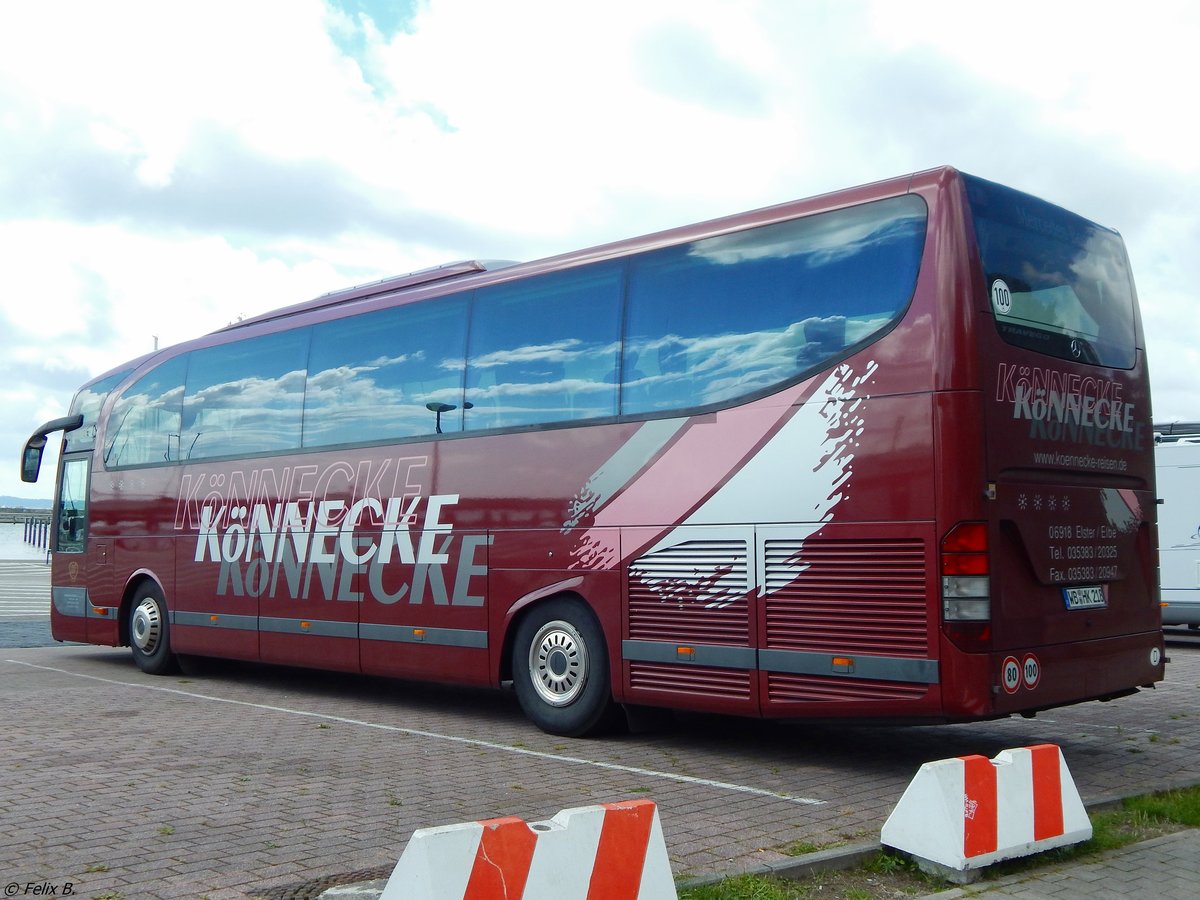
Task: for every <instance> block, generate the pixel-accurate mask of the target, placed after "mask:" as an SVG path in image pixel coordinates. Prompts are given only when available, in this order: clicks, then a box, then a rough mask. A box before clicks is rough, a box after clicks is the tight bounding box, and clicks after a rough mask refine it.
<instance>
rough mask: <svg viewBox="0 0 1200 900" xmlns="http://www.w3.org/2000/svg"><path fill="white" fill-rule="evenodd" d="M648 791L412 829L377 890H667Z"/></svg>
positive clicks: (617, 893)
mask: <svg viewBox="0 0 1200 900" xmlns="http://www.w3.org/2000/svg"><path fill="white" fill-rule="evenodd" d="M676 896H677V895H676V893H675V882H674V879H673V878H672V877H671V864H670V862H669V860H668V859H667V845H666V842H665V841H664V839H663V834H662V826H661V824H660V823H659V819H658V808H657V807H656V806H655V805H654V803H653V802H652V801H650V800H632V801H628V802H625V803H604V804H601V805H598V806H584V807H580V808H577V809H565V810H563V811H562V812H560V813H559V814H558V815H556V816H555V817H554V818H553V819H550V820H549V821H547V822H534V823H532V824H526V823H525V822H524V821H522V820H521V819H518V818H515V817H512V816H507V817H504V818H500V819H487V820H485V821H482V822H465V823H462V824H458V825H443V826H440V827H437V828H421V829H418V830H417V831H415V832H413V836H412V837H411V838H410V839H409V842H408V845H407V846H406V847H405V848H404V853H403V855H402V856H401V857H400V861H399V862H398V863H396V868H395V869H394V870H393V871H392V876H391V878H389V879H388V883H387V885H386V887H385V888H384V890H383V894H382V896H381V900H576V898H578V900H660V898H667V900H673V898H675V897H676Z"/></svg>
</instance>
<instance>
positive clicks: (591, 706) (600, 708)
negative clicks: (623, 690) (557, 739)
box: [513, 597, 612, 737]
mask: <svg viewBox="0 0 1200 900" xmlns="http://www.w3.org/2000/svg"><path fill="white" fill-rule="evenodd" d="M608 671H609V669H608V650H607V647H606V645H605V641H604V632H603V631H601V629H600V623H599V622H597V621H596V617H595V616H594V615H593V614H592V612H591V610H590V609H588V608H587V606H585V605H584V604H583V603H581V602H580V601H578V600H574V599H571V598H567V597H561V598H558V599H556V600H551V601H549V602H547V603H543V604H540V605H538V606H536V607H534V608H533V609H532V610H530V611H529V613H528V614H527V615H526V616H525V617H524V618H523V619H522V620H521V622H520V623H519V624H518V626H517V631H516V636H515V642H514V657H513V685H514V687H515V688H516V691H517V699H518V700H519V701H520V703H521V708H522V709H523V710H524V711H525V715H527V716H528V717H529V719H530V720H531V721H532V722H533V723H534V724H535V725H537V726H538V728H540V729H542V730H543V731H546V732H549V733H550V734H561V735H564V736H566V737H581V736H583V735H586V734H590V733H591V732H593V731H596V730H597V729H598V728H599V727H600V726H601V725H602V724H603V722H604V720H605V718H606V715H605V714H606V713H607V712H608V711H609V708H610V707H611V705H612V694H611V693H610V691H609V675H608Z"/></svg>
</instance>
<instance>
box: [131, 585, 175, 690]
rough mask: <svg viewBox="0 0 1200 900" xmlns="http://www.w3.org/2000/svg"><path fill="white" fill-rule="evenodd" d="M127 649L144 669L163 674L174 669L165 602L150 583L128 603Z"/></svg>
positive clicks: (173, 656) (160, 593)
mask: <svg viewBox="0 0 1200 900" xmlns="http://www.w3.org/2000/svg"><path fill="white" fill-rule="evenodd" d="M129 649H130V650H132V651H133V661H134V662H135V663H137V665H138V668H139V669H141V670H142V671H143V672H146V673H148V674H150V675H166V674H168V673H170V672H172V671H174V669H175V654H173V653H172V652H171V628H170V623H169V622H168V621H167V602H166V600H164V599H163V595H162V591H160V590H159V589H158V585H156V584H154V583H153V582H147V583H145V584H143V585H142V586H141V587H139V588H138V590H137V593H136V594H134V597H133V602H132V603H130V605H129Z"/></svg>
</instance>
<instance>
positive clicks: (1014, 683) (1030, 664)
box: [1000, 653, 1042, 694]
mask: <svg viewBox="0 0 1200 900" xmlns="http://www.w3.org/2000/svg"><path fill="white" fill-rule="evenodd" d="M1041 680H1042V664H1041V663H1040V662H1038V658H1037V657H1036V656H1034V655H1033V654H1032V653H1026V654H1025V658H1024V659H1022V660H1020V661H1019V662H1018V661H1017V658H1016V657H1015V656H1006V657H1005V658H1004V662H1002V663H1001V664H1000V683H1001V684H1003V685H1004V692H1005V693H1006V694H1015V693H1016V692H1017V691H1019V690H1020V689H1021V685H1024V686H1025V687H1027V688H1029V690H1033V689H1034V688H1035V687H1037V686H1038V683H1039V682H1040V681H1041Z"/></svg>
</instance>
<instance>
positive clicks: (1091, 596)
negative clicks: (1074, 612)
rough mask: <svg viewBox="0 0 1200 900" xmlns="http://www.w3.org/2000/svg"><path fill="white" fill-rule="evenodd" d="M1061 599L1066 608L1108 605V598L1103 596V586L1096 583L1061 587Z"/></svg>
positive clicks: (1089, 607) (1091, 607)
mask: <svg viewBox="0 0 1200 900" xmlns="http://www.w3.org/2000/svg"><path fill="white" fill-rule="evenodd" d="M1062 592H1063V601H1064V602H1065V603H1066V604H1067V609H1095V608H1096V607H1098V606H1108V598H1107V597H1105V596H1104V588H1102V587H1100V585H1097V584H1091V585H1087V586H1086V587H1069V588H1063V589H1062Z"/></svg>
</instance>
